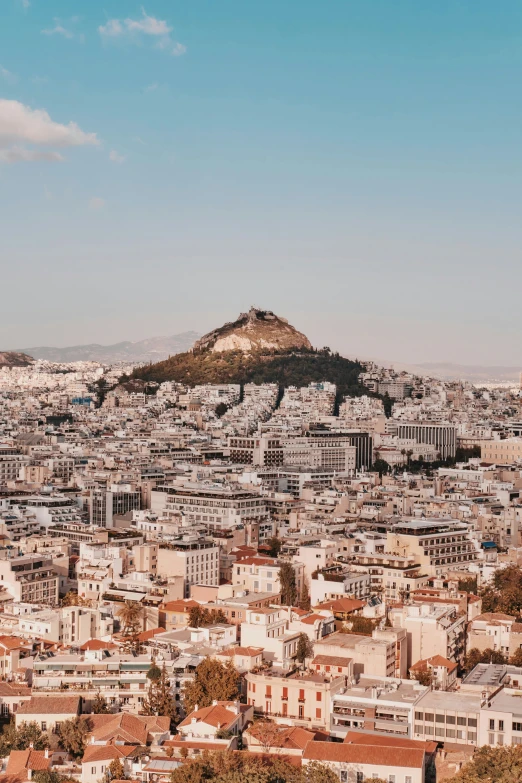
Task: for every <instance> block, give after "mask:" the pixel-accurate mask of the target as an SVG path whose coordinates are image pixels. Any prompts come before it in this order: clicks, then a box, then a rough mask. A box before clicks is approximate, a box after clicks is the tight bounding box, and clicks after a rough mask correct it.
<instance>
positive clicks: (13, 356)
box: [0, 351, 33, 367]
mask: <svg viewBox="0 0 522 783" xmlns="http://www.w3.org/2000/svg"><path fill="white" fill-rule="evenodd" d="M32 363H33V358H32V357H31V356H28V355H27V354H26V353H21V352H20V351H0V367H28V366H29V365H30V364H32Z"/></svg>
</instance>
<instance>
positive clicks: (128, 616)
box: [117, 601, 145, 652]
mask: <svg viewBox="0 0 522 783" xmlns="http://www.w3.org/2000/svg"><path fill="white" fill-rule="evenodd" d="M117 615H118V617H119V618H120V623H121V626H122V634H123V636H130V637H131V643H132V646H133V647H134V648H135V649H136V652H139V646H140V645H139V639H138V634H139V633H140V631H141V630H143V618H144V615H145V607H144V606H143V604H141V603H140V602H139V601H124V602H123V604H122V605H121V606H120V608H119V609H118V611H117Z"/></svg>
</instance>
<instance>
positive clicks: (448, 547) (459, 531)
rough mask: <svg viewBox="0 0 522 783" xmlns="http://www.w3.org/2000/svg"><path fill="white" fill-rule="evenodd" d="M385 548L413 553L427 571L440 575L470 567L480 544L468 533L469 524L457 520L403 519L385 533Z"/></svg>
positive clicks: (408, 553)
mask: <svg viewBox="0 0 522 783" xmlns="http://www.w3.org/2000/svg"><path fill="white" fill-rule="evenodd" d="M386 551H387V552H391V553H392V554H394V555H399V556H402V557H408V556H413V559H414V561H415V563H417V564H418V565H419V567H421V568H422V572H423V573H424V574H428V575H429V576H438V575H439V574H443V573H446V572H447V571H448V570H449V569H450V570H452V571H458V570H461V571H467V570H468V567H469V564H470V563H472V562H474V561H475V560H476V559H477V557H478V551H477V547H476V546H475V544H474V542H473V541H471V540H470V538H469V536H468V525H467V524H466V523H465V522H459V521H457V520H440V519H422V520H411V521H404V522H401V523H400V524H398V525H395V527H394V528H393V530H392V531H388V533H387V534H386Z"/></svg>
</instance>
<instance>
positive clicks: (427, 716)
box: [424, 712, 433, 723]
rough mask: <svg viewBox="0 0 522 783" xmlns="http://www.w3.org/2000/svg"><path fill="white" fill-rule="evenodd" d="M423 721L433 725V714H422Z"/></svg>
mask: <svg viewBox="0 0 522 783" xmlns="http://www.w3.org/2000/svg"><path fill="white" fill-rule="evenodd" d="M424 720H425V721H427V722H428V723H433V713H432V712H425V713H424Z"/></svg>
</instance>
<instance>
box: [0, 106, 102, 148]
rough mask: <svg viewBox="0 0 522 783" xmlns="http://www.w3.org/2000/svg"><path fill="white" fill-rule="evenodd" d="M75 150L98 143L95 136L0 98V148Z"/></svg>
mask: <svg viewBox="0 0 522 783" xmlns="http://www.w3.org/2000/svg"><path fill="white" fill-rule="evenodd" d="M20 141H21V142H26V143H29V144H44V145H45V144H48V145H52V146H55V147H78V146H82V145H84V144H99V143H100V142H99V140H98V138H97V136H96V134H95V133H85V132H84V131H82V130H81V128H79V127H78V125H77V124H76V123H75V122H70V123H69V124H68V125H62V124H61V123H59V122H54V121H53V120H52V119H51V118H50V117H49V114H48V113H47V112H46V111H45V109H31V108H30V107H29V106H25V105H24V104H23V103H20V102H19V101H9V100H6V99H1V98H0V147H2V146H6V145H7V144H10V143H12V142H15V143H16V142H20Z"/></svg>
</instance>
